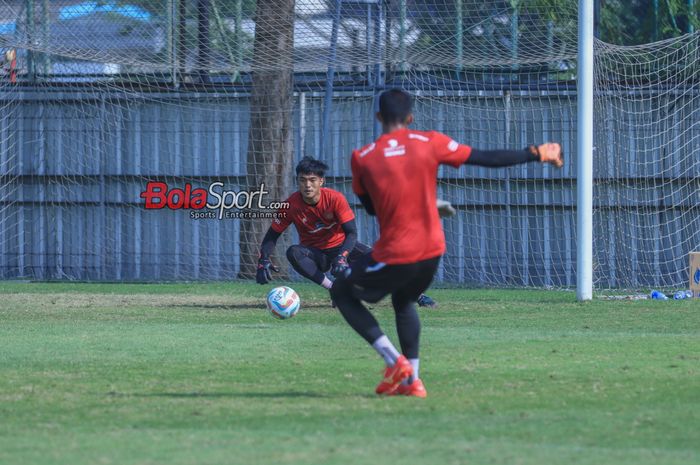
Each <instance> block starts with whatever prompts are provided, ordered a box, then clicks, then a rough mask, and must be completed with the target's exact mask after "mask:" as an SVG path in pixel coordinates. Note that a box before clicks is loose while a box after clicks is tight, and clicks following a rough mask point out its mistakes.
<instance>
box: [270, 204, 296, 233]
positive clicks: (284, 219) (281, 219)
mask: <svg viewBox="0 0 700 465" xmlns="http://www.w3.org/2000/svg"><path fill="white" fill-rule="evenodd" d="M285 202H287V204H288V205H289V206H288V207H287V208H280V209H279V210H277V213H278V215H277V218H275V219H274V220H272V224H271V225H270V228H272V230H273V231H275V232H277V233H280V234H282V233H283V232H284V230H285V229H287V228H288V227H289V225H290V224H292V198H291V197H290V198H288V199H287V200H285Z"/></svg>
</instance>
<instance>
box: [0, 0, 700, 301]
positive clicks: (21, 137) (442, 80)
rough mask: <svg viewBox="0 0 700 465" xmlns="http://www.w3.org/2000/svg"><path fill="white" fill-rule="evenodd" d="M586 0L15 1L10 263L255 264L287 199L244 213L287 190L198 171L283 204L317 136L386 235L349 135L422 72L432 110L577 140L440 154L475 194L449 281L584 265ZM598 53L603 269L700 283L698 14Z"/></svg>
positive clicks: (152, 275) (5, 245)
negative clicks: (359, 183)
mask: <svg viewBox="0 0 700 465" xmlns="http://www.w3.org/2000/svg"><path fill="white" fill-rule="evenodd" d="M576 3H577V2H576V1H575V0H571V1H570V2H569V3H565V2H556V4H557V8H556V9H554V8H552V5H554V3H553V2H548V1H544V0H522V1H514V0H508V1H499V0H490V1H486V2H481V1H476V0H424V1H417V0H411V1H408V0H391V1H375V0H357V1H347V0H342V1H340V0H297V1H296V2H294V1H291V0H269V1H266V2H264V3H260V4H256V3H255V1H253V0H133V1H131V0H125V1H116V0H115V1H111V0H102V1H97V2H88V1H73V0H55V1H50V2H49V1H46V0H21V1H10V0H0V47H1V50H2V52H3V53H5V52H9V53H5V55H6V59H5V61H4V63H3V70H2V72H0V95H2V102H1V108H2V115H1V117H0V150H1V153H0V170H1V171H0V257H2V258H1V259H0V277H2V278H4V279H17V278H29V279H42V280H44V279H50V280H53V279H71V280H117V281H132V280H133V281H143V280H147V281H150V280H156V281H159V280H232V279H246V278H250V277H251V276H252V274H253V272H254V267H255V263H256V261H257V253H258V248H259V244H260V241H261V239H262V236H263V235H264V233H265V231H266V230H267V228H268V227H269V225H270V222H271V219H270V218H268V217H266V218H250V217H248V218H241V217H240V216H239V217H236V216H235V215H240V213H241V212H249V213H250V212H253V213H256V214H262V213H269V212H262V211H261V210H259V209H255V208H252V209H249V208H236V206H234V207H233V208H230V209H225V210H224V209H221V208H216V207H214V208H208V207H205V208H202V209H196V208H192V202H194V194H193V192H195V191H196V190H197V189H204V190H206V191H207V194H206V198H207V202H208V203H209V204H211V205H213V206H215V205H217V202H221V200H222V198H228V200H230V201H233V196H235V195H236V194H240V193H241V192H247V193H248V194H246V195H247V197H250V194H252V193H253V192H255V191H259V190H260V189H263V190H264V191H265V193H264V194H258V195H259V196H260V197H263V195H264V198H265V202H266V205H272V204H274V203H275V202H281V201H284V200H285V199H286V198H287V197H288V196H289V195H290V194H291V193H292V192H293V191H294V190H295V189H296V181H295V176H294V172H293V168H294V166H295V164H296V163H297V162H298V161H299V160H300V159H301V157H303V156H306V155H308V156H313V157H315V158H320V159H322V160H323V161H324V162H326V163H327V164H328V165H329V167H330V169H329V172H328V174H327V178H326V185H327V186H328V187H332V188H334V189H337V190H340V191H342V192H343V193H345V194H346V196H347V197H348V199H349V200H350V202H351V205H352V206H353V207H354V209H355V213H356V214H357V217H358V220H357V221H358V226H359V228H360V237H359V238H360V240H361V241H362V242H365V243H367V244H371V243H373V242H374V240H376V238H377V237H378V230H377V225H376V222H375V220H374V219H373V218H372V217H370V216H367V215H366V214H365V213H364V212H363V211H362V209H361V206H360V205H359V203H358V202H357V200H356V198H355V196H354V195H353V194H352V192H351V190H350V170H349V155H350V152H351V150H352V149H355V148H358V147H361V146H363V145H365V144H367V143H369V142H371V141H372V140H373V139H374V138H375V137H377V136H378V134H379V131H380V128H379V127H378V125H377V123H376V122H375V121H374V113H375V111H376V104H377V95H378V93H379V92H381V91H382V90H384V89H387V88H393V87H402V88H404V89H406V90H408V91H410V92H411V93H412V94H413V95H414V96H415V116H416V123H415V125H414V127H415V128H416V129H425V130H431V129H434V130H439V131H442V132H444V133H446V134H448V135H450V136H452V137H453V138H455V139H456V140H458V141H460V142H463V143H466V144H469V145H472V146H474V147H478V148H481V149H496V148H522V147H525V146H526V145H528V144H532V143H538V142H543V141H549V140H551V141H559V142H561V143H562V146H563V148H564V152H565V155H566V164H565V166H564V168H562V169H561V170H556V169H553V168H551V167H542V166H539V165H536V164H529V165H521V166H517V167H511V168H507V169H498V170H494V169H486V168H474V167H462V168H460V169H452V168H443V169H441V170H440V173H439V186H438V194H439V197H441V198H444V199H446V200H449V201H450V202H452V205H453V206H454V207H455V208H456V209H457V211H458V213H457V215H456V216H455V217H452V218H449V219H445V220H443V226H444V229H445V234H446V238H447V243H448V252H447V254H446V255H445V257H444V260H443V261H442V265H441V268H440V272H439V275H438V278H437V280H438V282H439V283H442V284H446V285H462V286H498V287H502V286H527V287H556V288H566V287H573V286H575V283H576V234H575V232H576V223H575V219H576V160H577V154H576V81H575V77H576V65H577V63H576V53H577V44H576V36H577V25H576V21H577V9H576ZM562 4H563V5H564V6H562ZM12 51H15V52H16V58H15V59H14V60H10V58H12ZM595 53H596V58H595V63H596V68H595V81H596V82H595V86H596V91H595V151H594V195H595V198H594V209H595V211H594V257H593V258H594V282H595V286H596V287H597V288H598V289H604V288H630V289H631V288H644V287H649V286H660V287H682V286H686V285H687V281H688V276H687V254H688V252H690V251H692V250H694V249H696V248H697V247H698V242H699V240H700V236H699V234H700V233H698V231H699V230H700V224H699V221H700V220H699V219H698V214H697V213H698V212H697V204H698V200H700V199H699V198H698V187H699V186H698V179H699V178H698V174H699V173H698V170H699V169H700V168H699V163H700V162H698V157H697V155H696V154H697V150H696V149H697V145H698V143H699V140H698V136H699V133H698V126H697V121H700V119H699V118H698V117H699V116H700V115H699V114H698V112H700V99H699V98H698V86H697V78H696V77H695V76H697V71H698V69H697V68H698V65H697V63H698V56H697V54H698V35H697V34H693V35H686V36H683V37H679V38H677V39H674V40H669V41H666V42H661V43H655V44H650V45H646V46H640V47H619V46H613V45H610V44H605V43H602V42H597V43H596V52H595ZM188 186H189V187H188ZM149 189H151V190H150V191H149ZM188 189H189V190H188ZM176 190H181V193H178V192H177V191H176ZM144 192H145V193H146V194H143V193H144ZM149 192H150V193H151V194H153V198H152V199H154V203H156V204H158V205H151V206H152V207H153V208H146V207H147V202H148V193H149ZM156 193H157V194H158V195H156ZM215 193H218V194H219V197H217V196H216V195H215ZM225 193H228V194H225ZM227 195H228V197H226V196H227ZM159 196H160V197H159ZM158 198H160V199H161V203H158ZM244 200H245V199H244V198H243V197H242V196H240V195H239V196H238V197H237V200H236V201H240V202H243V201H244ZM164 204H165V206H163V205H164ZM240 205H241V204H238V206H240ZM246 206H250V205H246ZM158 207H162V208H158ZM187 207H189V208H187ZM205 213H206V214H207V215H209V214H211V215H214V217H213V218H211V217H209V216H206V215H204V214H205ZM219 215H221V218H219ZM226 215H230V217H228V216H226ZM292 229H293V228H292ZM296 240H297V237H296V234H295V232H294V231H289V232H288V233H287V234H285V236H283V239H282V240H281V241H280V242H279V243H278V246H277V253H276V257H275V261H277V262H280V264H284V263H286V260H285V249H286V247H288V246H289V245H290V244H292V243H294V242H295V241H296ZM281 277H284V278H288V279H290V278H291V279H297V278H298V276H297V275H295V274H294V273H293V271H292V270H291V269H290V268H288V267H285V269H284V270H283V272H282V273H281Z"/></svg>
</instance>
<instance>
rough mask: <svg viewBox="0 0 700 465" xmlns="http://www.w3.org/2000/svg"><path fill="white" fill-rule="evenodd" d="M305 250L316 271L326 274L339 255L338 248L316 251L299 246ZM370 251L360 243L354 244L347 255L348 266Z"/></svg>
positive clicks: (369, 248) (312, 248) (370, 248)
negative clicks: (316, 268)
mask: <svg viewBox="0 0 700 465" xmlns="http://www.w3.org/2000/svg"><path fill="white" fill-rule="evenodd" d="M300 247H304V248H305V249H306V253H307V254H309V255H310V256H311V258H312V259H313V261H314V262H315V263H316V266H318V269H319V270H321V271H322V272H324V273H325V272H326V271H328V270H330V269H331V265H332V264H333V260H335V258H336V257H337V256H338V254H340V246H338V247H333V248H331V249H316V248H314V247H306V246H303V245H300ZM371 251H372V247H370V246H368V245H365V244H362V243H361V242H356V243H355V247H354V248H353V249H352V250H351V251H350V253H349V254H348V264H349V265H350V266H352V264H353V263H355V262H357V261H358V260H360V259H362V258H363V257H364V256H365V255H367V254H369V253H370V252H371Z"/></svg>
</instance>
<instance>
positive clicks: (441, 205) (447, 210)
mask: <svg viewBox="0 0 700 465" xmlns="http://www.w3.org/2000/svg"><path fill="white" fill-rule="evenodd" d="M437 209H438V215H440V218H443V217H445V216H455V214H456V213H457V210H455V208H454V207H453V206H452V204H451V203H450V202H448V201H447V200H442V199H437Z"/></svg>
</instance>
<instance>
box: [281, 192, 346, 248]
mask: <svg viewBox="0 0 700 465" xmlns="http://www.w3.org/2000/svg"><path fill="white" fill-rule="evenodd" d="M286 201H287V202H289V208H287V209H284V210H280V211H281V212H285V213H286V214H287V215H286V217H285V218H277V219H275V220H274V221H273V222H272V225H271V228H272V230H273V231H276V232H278V233H282V232H284V230H285V229H287V227H288V226H289V225H290V224H292V223H294V226H295V227H296V228H297V232H298V233H299V240H300V242H301V244H302V245H305V246H307V247H314V248H317V249H322V250H325V249H330V248H333V247H338V246H339V245H341V244H342V243H343V241H344V240H345V232H344V231H343V228H342V227H341V225H342V224H343V223H347V222H348V221H350V220H353V219H355V214H354V213H353V212H352V210H351V209H350V205H349V204H348V201H347V199H346V198H345V196H344V195H343V194H341V193H340V192H338V191H334V190H333V189H327V188H325V187H322V188H321V198H320V199H319V201H318V203H317V204H316V205H309V204H308V203H306V202H304V199H303V198H302V197H301V193H299V192H298V191H297V192H295V193H293V194H292V195H291V196H289V198H288V199H287V200H286Z"/></svg>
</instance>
